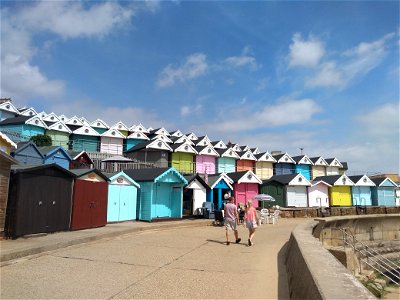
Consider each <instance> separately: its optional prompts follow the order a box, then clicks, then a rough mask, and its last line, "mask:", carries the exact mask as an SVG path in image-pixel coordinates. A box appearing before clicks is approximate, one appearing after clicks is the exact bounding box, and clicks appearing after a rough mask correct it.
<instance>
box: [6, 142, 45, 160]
mask: <svg viewBox="0 0 400 300" xmlns="http://www.w3.org/2000/svg"><path fill="white" fill-rule="evenodd" d="M11 156H13V157H14V158H15V159H16V160H17V161H18V162H19V163H20V164H22V165H41V164H43V159H44V157H43V155H42V153H40V151H39V149H38V147H37V146H36V144H35V143H34V142H33V141H29V142H20V143H18V144H17V149H16V150H15V151H14V152H12V153H11Z"/></svg>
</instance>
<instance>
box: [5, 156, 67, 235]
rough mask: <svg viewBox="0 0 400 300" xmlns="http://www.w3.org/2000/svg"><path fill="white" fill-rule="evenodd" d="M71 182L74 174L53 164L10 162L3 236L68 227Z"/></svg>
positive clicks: (52, 230) (53, 230)
mask: <svg viewBox="0 0 400 300" xmlns="http://www.w3.org/2000/svg"><path fill="white" fill-rule="evenodd" d="M73 182H74V175H73V174H72V173H71V172H69V171H67V170H65V169H64V168H61V167H60V166H59V165H57V164H50V165H41V166H37V167H26V166H21V165H19V166H13V168H12V171H11V177H10V191H9V197H8V204H7V214H6V225H5V234H6V236H8V237H11V238H17V237H19V236H23V235H27V234H34V233H49V232H56V231H64V230H68V229H69V225H70V217H71V199H72V187H73Z"/></svg>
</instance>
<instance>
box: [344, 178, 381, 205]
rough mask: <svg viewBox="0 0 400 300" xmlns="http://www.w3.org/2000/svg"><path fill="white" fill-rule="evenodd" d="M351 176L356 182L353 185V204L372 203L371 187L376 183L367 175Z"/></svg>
mask: <svg viewBox="0 0 400 300" xmlns="http://www.w3.org/2000/svg"><path fill="white" fill-rule="evenodd" d="M349 178H350V180H351V181H353V182H354V186H352V187H351V196H352V201H353V205H354V206H358V205H361V206H367V205H372V197H371V187H373V186H375V183H373V181H372V180H371V179H369V178H368V177H367V175H359V176H349Z"/></svg>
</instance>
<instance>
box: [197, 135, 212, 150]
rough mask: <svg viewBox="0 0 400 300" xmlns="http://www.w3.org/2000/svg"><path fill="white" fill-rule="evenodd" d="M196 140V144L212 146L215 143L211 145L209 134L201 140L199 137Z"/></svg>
mask: <svg viewBox="0 0 400 300" xmlns="http://www.w3.org/2000/svg"><path fill="white" fill-rule="evenodd" d="M196 142H197V143H196V146H211V147H213V145H211V141H210V139H209V138H208V136H207V135H205V136H204V137H203V138H202V139H201V140H199V139H197V141H196Z"/></svg>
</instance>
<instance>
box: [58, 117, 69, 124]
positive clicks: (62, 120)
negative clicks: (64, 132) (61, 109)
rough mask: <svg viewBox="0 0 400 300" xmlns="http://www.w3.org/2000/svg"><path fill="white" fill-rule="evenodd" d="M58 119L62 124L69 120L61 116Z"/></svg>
mask: <svg viewBox="0 0 400 300" xmlns="http://www.w3.org/2000/svg"><path fill="white" fill-rule="evenodd" d="M58 118H59V119H60V121H61V122H64V123H65V122H67V121H68V120H69V118H68V117H67V116H66V115H59V116H58Z"/></svg>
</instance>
